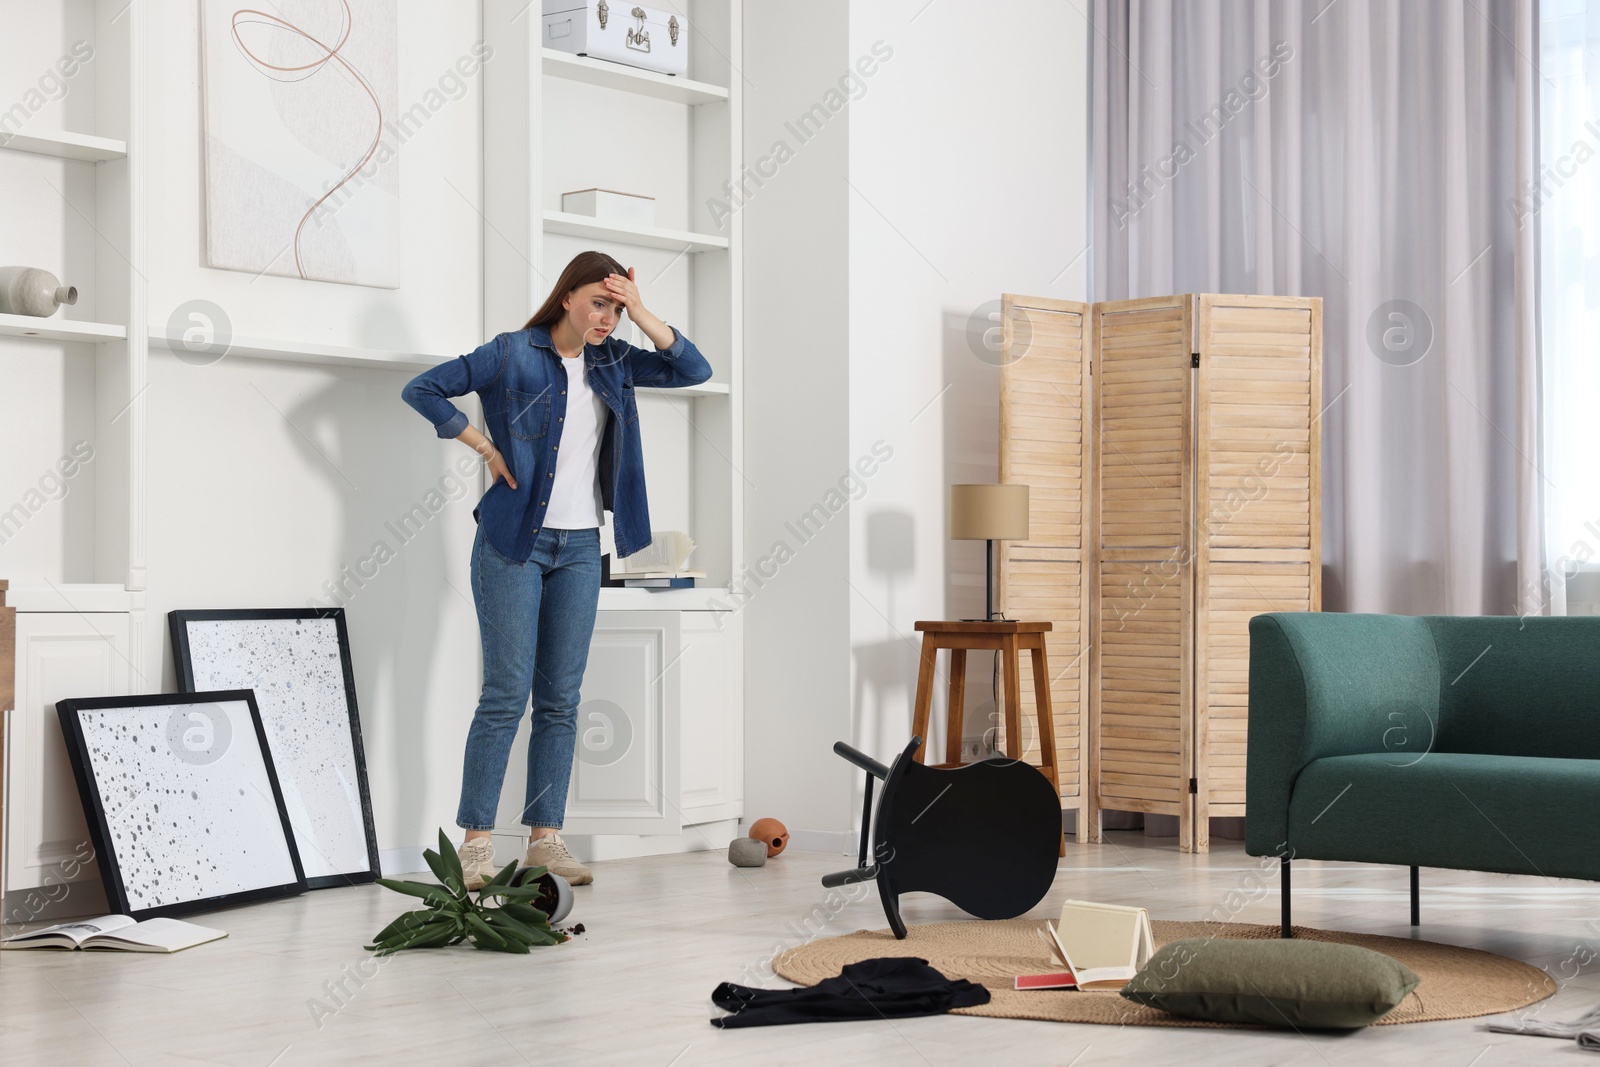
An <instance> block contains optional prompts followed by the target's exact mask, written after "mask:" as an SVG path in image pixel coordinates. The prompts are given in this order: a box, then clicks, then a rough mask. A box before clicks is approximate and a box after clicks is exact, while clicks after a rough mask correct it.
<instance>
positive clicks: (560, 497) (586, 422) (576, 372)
mask: <svg viewBox="0 0 1600 1067" xmlns="http://www.w3.org/2000/svg"><path fill="white" fill-rule="evenodd" d="M561 365H562V366H563V367H565V368H566V371H567V413H566V415H565V416H564V419H565V421H564V422H561V423H558V424H557V425H558V426H559V428H560V430H561V440H560V441H559V442H558V443H557V448H558V451H557V452H556V471H555V474H556V476H555V478H554V479H552V483H553V484H552V485H551V486H550V498H549V499H550V504H549V507H548V508H547V509H546V510H545V513H544V524H545V525H546V526H548V527H550V528H551V529H553V530H587V529H590V528H593V527H597V526H599V525H601V515H602V511H603V507H602V502H601V497H600V477H599V473H598V470H599V462H600V434H601V432H602V431H603V430H604V428H605V424H606V403H605V401H604V400H601V399H600V397H599V395H598V394H597V393H596V392H595V391H594V390H593V389H591V388H589V383H588V381H587V380H586V379H585V378H584V376H583V356H581V355H578V356H572V357H567V356H563V357H561ZM551 436H552V437H554V435H553V434H552V435H551Z"/></svg>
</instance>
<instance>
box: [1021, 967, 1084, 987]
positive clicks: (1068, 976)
mask: <svg viewBox="0 0 1600 1067" xmlns="http://www.w3.org/2000/svg"><path fill="white" fill-rule="evenodd" d="M1014 988H1016V989H1077V988H1078V978H1077V976H1076V975H1074V974H1073V973H1072V972H1071V971H1061V972H1058V973H1056V974H1019V975H1017V981H1016V985H1015V987H1014Z"/></svg>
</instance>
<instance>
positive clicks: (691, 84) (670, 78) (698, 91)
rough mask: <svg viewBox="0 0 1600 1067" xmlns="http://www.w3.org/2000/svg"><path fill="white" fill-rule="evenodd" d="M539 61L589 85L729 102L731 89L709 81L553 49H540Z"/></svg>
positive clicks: (549, 70)
mask: <svg viewBox="0 0 1600 1067" xmlns="http://www.w3.org/2000/svg"><path fill="white" fill-rule="evenodd" d="M540 61H541V62H542V63H543V65H544V72H545V73H546V74H548V75H550V76H551V77H552V78H565V79H567V80H568V81H575V82H584V83H586V84H588V85H599V86H604V87H605V88H607V89H621V90H622V91H623V92H628V93H637V94H638V95H640V96H649V97H654V98H655V99H657V100H671V101H673V102H675V103H679V104H716V103H727V101H728V89H727V88H726V87H725V86H721V85H712V84H711V83H710V82H698V81H694V80H692V79H690V78H679V77H676V76H675V75H671V74H660V73H657V72H656V71H653V70H640V69H639V68H638V67H625V66H623V65H621V64H620V63H610V62H607V61H606V60H603V59H590V58H589V57H587V56H575V55H572V54H571V53H569V52H560V51H557V50H556V49H554V48H544V49H541V56H540Z"/></svg>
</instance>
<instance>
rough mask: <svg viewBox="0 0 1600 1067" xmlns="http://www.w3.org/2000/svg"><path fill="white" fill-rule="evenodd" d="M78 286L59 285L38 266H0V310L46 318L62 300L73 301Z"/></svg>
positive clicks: (72, 302) (65, 302)
mask: <svg viewBox="0 0 1600 1067" xmlns="http://www.w3.org/2000/svg"><path fill="white" fill-rule="evenodd" d="M77 302H78V289H77V287H76V286H72V285H62V284H61V282H60V281H59V280H58V279H57V278H56V276H55V275H54V274H51V273H50V272H49V271H47V270H40V269H39V268H38V267H0V312H4V313H5V314H8V315H32V316H34V317H35V318H41V319H44V318H49V317H50V316H51V315H54V314H55V313H56V309H58V308H59V307H61V305H62V304H76V303H77Z"/></svg>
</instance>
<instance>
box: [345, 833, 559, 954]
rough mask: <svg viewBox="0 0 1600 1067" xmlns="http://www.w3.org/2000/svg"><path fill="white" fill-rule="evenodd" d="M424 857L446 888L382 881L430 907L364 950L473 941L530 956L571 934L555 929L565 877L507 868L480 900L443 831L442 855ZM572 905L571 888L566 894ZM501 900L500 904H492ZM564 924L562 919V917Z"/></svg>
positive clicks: (391, 950)
mask: <svg viewBox="0 0 1600 1067" xmlns="http://www.w3.org/2000/svg"><path fill="white" fill-rule="evenodd" d="M422 858H423V859H425V860H427V861H428V867H429V869H430V870H432V871H433V873H434V874H435V875H436V876H438V878H439V882H440V883H442V884H438V885H436V884H433V883H430V882H412V881H407V880H405V879H399V878H379V879H378V880H377V882H378V884H379V885H381V886H385V887H386V888H389V889H393V890H394V891H395V892H397V893H404V894H406V895H407V896H413V897H420V898H421V899H422V900H423V901H425V902H426V904H427V907H425V908H419V909H416V910H414V911H408V912H406V913H405V914H404V915H402V916H400V917H399V918H398V919H396V920H395V921H394V922H392V923H390V924H389V925H388V926H385V927H384V928H383V929H382V930H380V931H379V932H378V935H377V936H376V937H374V938H373V939H372V940H373V943H372V944H370V945H365V946H363V947H364V948H367V949H370V950H373V951H376V952H377V953H378V954H379V955H380V956H386V955H389V954H390V953H394V952H398V951H400V950H401V949H406V948H442V947H444V946H447V945H454V944H456V943H457V942H459V941H462V940H471V942H472V947H473V948H480V949H492V950H494V951H496V952H527V951H528V950H529V949H530V948H532V947H533V946H535V945H540V946H543V945H558V944H560V943H561V942H563V941H565V940H567V935H566V934H565V933H563V932H561V931H560V930H557V929H556V928H554V927H552V926H551V925H550V914H551V913H550V911H548V910H543V909H542V908H541V907H540V905H544V906H545V908H552V909H553V908H555V907H556V904H557V901H558V899H560V898H561V897H562V896H563V895H562V894H560V893H559V889H560V888H561V881H562V880H561V879H560V878H559V877H558V876H556V875H553V874H550V873H549V872H548V871H547V870H546V869H545V868H543V867H524V868H522V869H521V871H518V869H517V864H516V862H514V861H513V862H511V863H508V864H506V865H505V867H503V868H502V869H501V870H500V872H499V873H498V874H496V875H495V876H494V877H493V878H491V879H490V880H489V881H487V882H485V883H484V885H483V888H482V889H479V890H478V891H477V896H476V897H474V896H473V895H472V893H471V892H470V891H469V890H468V889H467V888H466V879H465V877H464V875H463V874H462V871H461V860H460V858H459V857H457V856H456V852H455V849H453V848H451V847H450V839H449V838H447V837H446V836H445V833H444V830H442V829H441V830H440V831H439V851H437V852H435V851H434V850H433V849H426V850H424V851H423V853H422ZM564 896H565V898H566V900H567V901H570V898H571V892H570V890H569V891H568V892H567V893H566V894H564ZM495 900H498V901H499V902H500V903H499V904H498V905H495V904H491V903H489V902H490V901H495ZM558 921H559V916H558Z"/></svg>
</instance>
